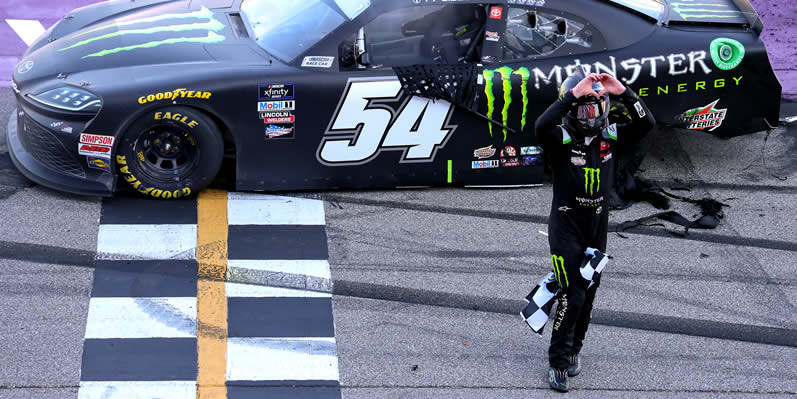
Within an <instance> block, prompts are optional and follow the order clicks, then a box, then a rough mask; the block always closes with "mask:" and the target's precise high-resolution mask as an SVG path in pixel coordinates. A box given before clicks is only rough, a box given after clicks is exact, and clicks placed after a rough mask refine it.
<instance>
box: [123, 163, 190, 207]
mask: <svg viewBox="0 0 797 399" xmlns="http://www.w3.org/2000/svg"><path fill="white" fill-rule="evenodd" d="M116 163H117V164H119V165H120V166H122V167H121V168H119V173H121V174H122V175H123V178H124V179H125V181H126V182H128V183H129V184H130V186H131V187H133V189H135V190H136V191H138V192H139V193H141V194H144V195H148V196H150V197H153V198H160V199H170V198H182V197H187V196H189V195H191V189H190V188H188V187H183V188H181V189H179V190H172V191H169V190H161V189H156V188H154V187H145V186H144V185H143V184H142V183H141V181H140V180H138V178H137V177H136V176H135V175H133V173H132V172H130V168H129V167H128V166H127V159H126V158H125V157H124V156H122V155H117V156H116Z"/></svg>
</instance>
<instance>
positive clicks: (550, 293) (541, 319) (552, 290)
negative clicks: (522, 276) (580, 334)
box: [520, 272, 559, 336]
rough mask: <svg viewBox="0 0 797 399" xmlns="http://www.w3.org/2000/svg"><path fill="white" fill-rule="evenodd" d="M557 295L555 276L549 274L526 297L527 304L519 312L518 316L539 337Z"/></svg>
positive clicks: (557, 288)
mask: <svg viewBox="0 0 797 399" xmlns="http://www.w3.org/2000/svg"><path fill="white" fill-rule="evenodd" d="M558 293H559V285H558V284H557V283H556V275H555V274H554V273H553V272H551V273H548V275H547V276H545V278H543V279H542V280H540V283H539V284H537V286H536V287H534V289H533V290H531V292H530V293H529V294H528V295H527V296H526V302H528V303H529V304H528V305H527V306H526V308H525V309H523V311H521V312H520V315H521V316H522V317H523V320H525V321H526V324H528V325H529V327H531V330H532V331H534V333H536V334H537V335H539V336H542V330H543V328H545V322H547V321H548V316H549V315H550V314H551V308H553V302H554V300H555V298H556V294H558Z"/></svg>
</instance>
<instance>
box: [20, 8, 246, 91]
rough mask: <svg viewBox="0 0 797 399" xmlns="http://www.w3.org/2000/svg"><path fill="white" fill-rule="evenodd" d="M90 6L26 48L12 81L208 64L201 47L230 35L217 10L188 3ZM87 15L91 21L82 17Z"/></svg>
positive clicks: (209, 57) (23, 81)
mask: <svg viewBox="0 0 797 399" xmlns="http://www.w3.org/2000/svg"><path fill="white" fill-rule="evenodd" d="M122 5H124V6H125V7H126V8H125V7H122ZM92 7H95V6H92ZM92 7H87V8H84V9H80V10H76V12H75V14H77V15H78V16H79V17H75V18H79V19H80V21H72V19H68V18H67V19H64V20H62V21H61V22H59V23H58V24H57V26H55V27H54V28H52V30H51V32H49V33H48V34H47V35H45V37H43V38H42V39H40V41H39V42H38V43H35V44H34V45H33V46H32V47H31V50H33V49H34V48H35V50H33V51H30V50H29V51H28V53H26V56H25V57H23V58H22V59H21V60H20V63H19V64H18V67H17V68H15V71H14V80H15V81H16V82H18V83H21V84H24V83H25V82H26V81H35V80H41V79H51V78H55V77H56V76H58V75H61V74H63V75H69V74H71V73H75V72H82V73H85V72H90V71H96V70H109V69H115V68H120V67H131V66H139V65H168V64H190V63H197V62H211V61H213V60H214V59H213V58H212V57H211V56H210V55H209V54H208V53H207V51H206V50H205V47H204V45H209V44H217V43H223V42H224V41H226V40H227V39H228V38H230V37H231V36H232V34H231V32H230V29H229V28H228V27H227V26H226V24H225V22H223V21H227V19H226V18H225V17H224V15H223V14H222V13H220V12H218V11H215V10H211V9H208V8H207V7H204V6H201V7H198V8H196V7H194V9H189V2H187V1H179V2H174V1H172V2H168V1H167V2H164V1H155V0H150V1H143V2H140V1H136V2H109V3H107V4H106V3H102V4H99V5H97V6H96V9H92ZM87 15H93V16H94V20H93V21H91V22H89V21H87ZM109 15H110V16H109ZM75 26H79V28H77V29H75V28H74V27H75ZM58 33H61V34H63V36H60V37H58V36H56V35H57V34H58ZM47 36H49V38H50V40H48V37H47ZM52 38H55V40H52ZM48 41H49V42H48ZM158 47H160V48H162V49H163V50H164V51H148V52H147V53H146V56H141V51H142V50H143V49H152V48H158Z"/></svg>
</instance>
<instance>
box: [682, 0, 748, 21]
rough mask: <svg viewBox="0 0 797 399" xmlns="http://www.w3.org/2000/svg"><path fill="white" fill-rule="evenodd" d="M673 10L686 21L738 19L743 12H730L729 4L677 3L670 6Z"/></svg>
mask: <svg viewBox="0 0 797 399" xmlns="http://www.w3.org/2000/svg"><path fill="white" fill-rule="evenodd" d="M670 5H671V6H672V9H673V10H674V11H675V12H677V13H678V15H680V16H681V18H683V19H684V20H689V19H690V18H691V19H706V18H737V17H739V16H741V14H742V13H741V11H737V10H728V9H727V7H728V4H717V3H700V2H692V1H690V2H675V3H671V4H670Z"/></svg>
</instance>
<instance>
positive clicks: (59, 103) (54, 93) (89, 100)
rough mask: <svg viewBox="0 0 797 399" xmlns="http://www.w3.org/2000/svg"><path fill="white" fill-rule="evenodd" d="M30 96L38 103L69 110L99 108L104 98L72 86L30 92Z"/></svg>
mask: <svg viewBox="0 0 797 399" xmlns="http://www.w3.org/2000/svg"><path fill="white" fill-rule="evenodd" d="M28 97H30V98H31V99H33V100H35V101H36V102H38V103H41V104H44V105H47V106H50V107H53V108H57V109H62V110H67V111H83V110H97V109H99V108H100V106H101V105H102V100H100V98H99V97H97V96H96V95H95V94H93V93H91V92H89V91H86V90H83V89H80V88H77V87H70V86H64V87H59V88H57V89H52V90H48V91H45V92H44V93H40V94H36V95H32V94H29V95H28Z"/></svg>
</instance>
